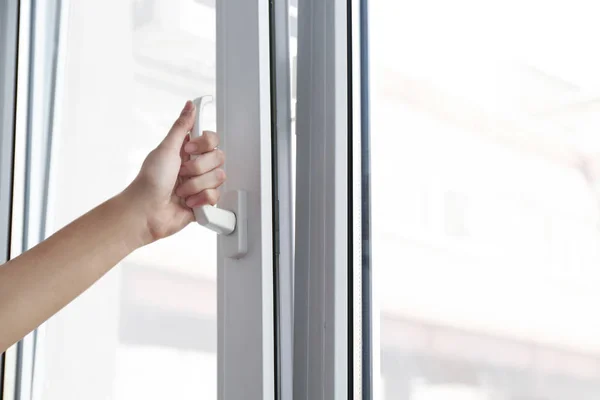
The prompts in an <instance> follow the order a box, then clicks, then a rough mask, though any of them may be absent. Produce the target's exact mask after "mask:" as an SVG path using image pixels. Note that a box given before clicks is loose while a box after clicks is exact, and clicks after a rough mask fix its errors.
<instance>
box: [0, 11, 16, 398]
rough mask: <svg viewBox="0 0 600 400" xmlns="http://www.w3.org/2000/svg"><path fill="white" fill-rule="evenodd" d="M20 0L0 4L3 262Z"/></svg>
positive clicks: (1, 377) (2, 367) (1, 379)
mask: <svg viewBox="0 0 600 400" xmlns="http://www.w3.org/2000/svg"><path fill="white" fill-rule="evenodd" d="M18 43H19V2H18V1H17V0H8V1H4V2H2V3H1V4H0V264H3V263H4V262H6V261H7V260H8V259H9V258H10V245H11V242H10V239H11V215H12V189H13V166H14V144H15V143H14V140H15V123H16V121H15V113H16V99H17V57H18ZM6 362H7V360H6V357H5V354H3V353H2V354H0V399H4V392H5V391H4V389H5V386H6V385H5V371H6Z"/></svg>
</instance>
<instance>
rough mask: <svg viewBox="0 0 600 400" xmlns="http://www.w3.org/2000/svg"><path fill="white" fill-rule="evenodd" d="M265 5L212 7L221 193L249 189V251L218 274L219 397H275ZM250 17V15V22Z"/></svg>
mask: <svg viewBox="0 0 600 400" xmlns="http://www.w3.org/2000/svg"><path fill="white" fill-rule="evenodd" d="M269 13H270V9H269V2H264V1H260V0H253V1H246V0H230V1H227V2H216V15H217V71H218V72H217V126H218V129H219V135H220V136H221V143H222V145H221V148H222V149H223V150H224V151H225V152H226V154H227V156H228V159H229V160H235V162H232V161H230V162H229V163H228V165H227V166H226V171H227V174H228V180H227V182H226V184H225V185H224V187H223V192H227V191H229V190H246V191H247V192H248V209H247V214H248V253H247V254H246V256H244V257H243V258H241V259H238V260H234V259H229V258H225V257H223V239H222V238H219V240H218V244H217V248H218V257H217V258H218V272H217V287H218V301H217V319H218V341H217V342H218V346H217V347H218V352H217V355H218V356H217V359H218V361H217V364H218V375H217V376H218V378H217V379H218V390H217V391H218V398H219V400H234V399H241V398H253V399H263V400H272V399H275V398H277V393H276V389H277V371H276V356H275V354H276V350H275V346H276V341H275V338H276V327H275V315H274V314H275V305H276V301H277V299H276V298H275V296H274V292H275V285H276V282H275V277H274V265H275V264H274V261H275V253H274V250H275V249H274V245H273V243H274V240H273V239H274V232H273V218H274V213H273V181H272V177H273V175H272V174H273V152H272V139H273V138H272V124H271V122H272V117H273V116H272V110H271V96H272V87H271V84H272V83H271V79H272V75H271V59H270V51H271V43H270V14H269ZM249 16H251V17H250V18H249Z"/></svg>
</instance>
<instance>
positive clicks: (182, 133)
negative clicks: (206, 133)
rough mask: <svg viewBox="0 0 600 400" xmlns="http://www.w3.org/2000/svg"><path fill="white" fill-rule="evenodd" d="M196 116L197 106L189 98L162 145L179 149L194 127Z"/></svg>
mask: <svg viewBox="0 0 600 400" xmlns="http://www.w3.org/2000/svg"><path fill="white" fill-rule="evenodd" d="M195 117H196V106H195V105H194V103H193V102H191V101H189V100H188V101H187V102H186V103H185V106H184V107H183V110H181V115H179V118H177V120H176V121H175V123H174V124H173V126H172V127H171V130H170V131H169V133H168V134H167V136H166V137H165V138H164V140H163V141H162V143H161V146H164V147H168V148H172V149H175V150H177V151H179V149H181V146H182V145H183V141H184V140H185V138H186V136H187V134H188V132H189V131H191V130H192V128H193V127H194V121H195Z"/></svg>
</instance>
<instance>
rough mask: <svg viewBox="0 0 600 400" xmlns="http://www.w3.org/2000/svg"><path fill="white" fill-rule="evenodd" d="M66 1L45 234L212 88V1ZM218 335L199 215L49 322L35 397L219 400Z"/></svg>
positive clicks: (102, 193) (119, 183)
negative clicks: (186, 106)
mask: <svg viewBox="0 0 600 400" xmlns="http://www.w3.org/2000/svg"><path fill="white" fill-rule="evenodd" d="M70 3H71V7H70V10H69V18H68V21H64V23H68V28H67V29H68V30H67V41H66V52H65V54H64V56H65V57H66V58H65V62H64V71H62V76H63V78H62V82H61V85H60V87H58V88H57V89H58V91H59V93H60V97H59V99H58V101H57V105H56V110H57V115H58V118H59V119H60V123H59V124H58V125H59V126H58V128H57V130H56V132H55V134H54V143H53V152H52V171H51V181H50V193H51V204H50V208H49V211H48V216H49V221H48V224H49V227H50V230H51V231H53V230H56V229H57V228H60V227H61V226H63V225H65V224H66V223H68V222H69V221H71V220H73V219H74V218H76V217H78V216H79V215H81V214H82V213H83V212H85V211H86V210H88V209H89V208H91V207H93V206H95V205H97V204H99V203H100V202H102V201H104V200H105V199H107V198H109V197H110V196H112V195H114V194H116V193H118V191H120V190H122V189H123V188H124V187H125V185H126V184H127V183H129V182H130V181H131V180H132V179H133V178H134V176H135V175H136V174H137V172H138V170H139V167H140V166H141V163H142V161H143V159H144V157H145V156H146V154H147V153H148V152H149V151H150V150H151V149H153V148H154V147H155V146H156V145H157V144H158V143H159V142H160V140H162V138H163V137H164V135H165V134H166V132H167V131H168V129H169V128H170V127H171V125H172V123H173V121H174V119H175V118H176V117H177V116H178V115H179V112H180V111H181V108H182V107H183V104H184V102H185V100H187V99H193V98H195V97H198V96H201V95H204V94H215V93H214V90H215V50H216V48H215V8H214V7H215V5H214V1H211V0H202V1H199V0H134V1H122V0H108V1H102V2H78V1H73V2H70ZM50 233H51V232H50ZM99 251H101V250H99ZM82 267H83V266H82ZM216 331H217V328H216V235H214V234H213V233H211V232H209V231H208V230H205V229H202V228H200V227H199V226H197V225H196V224H192V225H190V226H189V227H188V228H186V229H185V230H184V231H183V232H181V233H179V234H178V235H177V236H176V237H172V238H170V239H166V240H163V241H161V242H159V243H156V244H153V245H151V246H147V247H146V248H143V249H141V250H139V251H137V252H136V253H134V254H132V255H131V256H130V257H128V258H127V259H126V260H124V261H123V262H122V263H121V265H119V266H117V267H116V268H115V269H113V270H112V271H111V272H110V273H108V274H107V275H106V276H105V277H103V278H102V279H101V280H100V282H99V283H98V284H97V285H95V286H94V287H92V288H91V289H90V290H89V291H87V292H85V293H84V294H83V295H81V296H80V297H79V298H78V299H77V300H75V301H74V302H73V303H72V304H70V305H69V306H68V307H66V308H65V309H64V310H63V311H61V312H60V313H59V314H58V315H57V316H56V317H54V318H53V319H51V320H50V321H49V322H48V323H47V324H46V326H45V329H43V330H42V332H41V335H40V338H39V343H40V346H39V354H40V355H39V357H40V358H39V360H40V363H41V364H39V365H36V369H37V371H36V372H37V373H36V380H38V379H39V382H41V383H40V384H41V385H42V390H41V391H40V392H41V398H42V399H44V400H59V399H60V400H63V399H83V398H85V399H107V398H110V399H116V400H120V399H122V400H129V399H148V400H152V399H157V400H158V399H161V400H162V399H199V398H202V399H211V398H212V399H216V396H217V395H216V391H217V372H216V367H217V355H216V352H217V348H216V344H217V342H216V333H217V332H216Z"/></svg>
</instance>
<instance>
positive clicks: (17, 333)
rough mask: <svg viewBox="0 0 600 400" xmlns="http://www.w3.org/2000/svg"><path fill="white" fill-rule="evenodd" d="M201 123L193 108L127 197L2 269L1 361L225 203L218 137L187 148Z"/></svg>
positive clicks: (119, 197) (188, 105) (120, 196)
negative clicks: (208, 208) (137, 255)
mask: <svg viewBox="0 0 600 400" xmlns="http://www.w3.org/2000/svg"><path fill="white" fill-rule="evenodd" d="M194 115H195V110H194V107H193V104H192V103H191V102H187V103H186V106H185V108H184V110H183V111H182V114H181V116H180V117H179V118H178V119H177V121H176V122H175V124H174V125H173V128H171V130H170V132H169V133H168V135H167V137H166V138H165V139H164V140H163V142H162V143H161V144H160V145H159V146H158V147H157V148H156V149H155V150H153V151H152V152H151V153H150V154H149V155H148V157H147V158H146V160H145V161H144V164H143V166H142V168H141V171H140V173H139V175H138V176H137V178H136V179H135V180H134V181H133V182H132V183H131V185H130V186H129V187H127V189H125V190H124V191H123V192H122V193H120V194H118V195H117V196H115V197H113V198H111V199H110V200H108V201H106V202H105V203H103V204H101V205H100V206H98V207H96V208H95V209H93V210H91V211H90V212H88V213H87V214H85V215H84V216H82V217H81V218H79V219H77V220H75V221H74V222H72V223H71V224H69V225H67V226H66V227H65V228H63V229H61V230H60V231H58V232H57V233H56V234H54V235H52V236H51V237H50V238H48V239H47V240H46V241H44V242H42V243H40V244H39V245H37V246H36V247H34V248H32V249H31V250H29V251H27V252H25V253H23V254H22V255H21V256H19V257H17V258H15V259H13V260H11V261H9V262H7V263H6V264H4V265H2V266H0V327H1V328H0V353H1V352H3V351H5V350H6V349H7V348H8V347H9V346H10V345H12V344H13V343H15V342H16V341H18V340H19V339H20V338H22V337H23V336H24V335H26V334H27V333H28V332H30V331H31V330H33V329H35V327H37V326H38V325H40V324H41V323H43V322H44V321H45V320H46V319H48V318H49V317H51V316H52V315H53V314H55V313H56V312H57V311H59V310H60V309H61V308H63V307H64V306H65V305H67V304H68V303H69V302H70V301H72V300H73V299H74V298H76V297H77V296H78V295H80V294H81V293H82V292H83V291H85V290H86V289H87V288H88V287H90V286H91V285H92V284H93V283H94V282H96V281H97V280H98V279H99V278H100V277H102V276H103V275H104V274H105V273H106V272H108V271H109V270H110V269H111V268H112V267H113V266H114V265H116V264H117V263H118V262H119V261H121V260H122V259H123V258H125V257H126V256H127V255H128V254H130V253H131V252H132V251H134V250H135V249H137V248H139V247H142V246H144V245H146V244H149V243H151V242H153V241H155V240H158V239H161V238H163V237H166V236H169V235H172V234H174V233H176V232H178V231H180V230H181V229H183V228H184V227H185V226H186V225H188V224H189V223H190V222H192V221H193V220H194V216H193V213H192V211H191V209H190V207H197V206H200V205H206V204H215V203H216V202H217V201H218V197H219V192H218V191H217V189H216V188H218V187H219V186H220V185H221V184H222V183H223V181H224V179H225V175H224V172H223V170H222V169H220V168H219V167H220V166H221V165H222V164H223V153H222V152H221V151H220V150H215V147H216V146H217V144H218V143H217V136H216V135H215V134H214V133H211V132H205V134H204V135H202V136H201V137H199V138H197V139H194V141H193V142H189V143H188V135H187V133H188V131H189V130H191V128H192V127H193V123H194ZM189 154H198V155H199V157H198V158H196V159H195V160H190V157H189Z"/></svg>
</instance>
